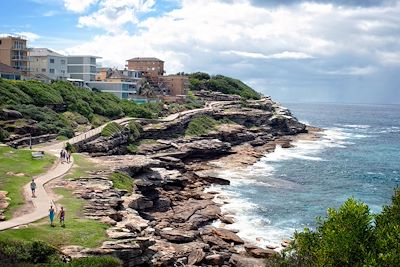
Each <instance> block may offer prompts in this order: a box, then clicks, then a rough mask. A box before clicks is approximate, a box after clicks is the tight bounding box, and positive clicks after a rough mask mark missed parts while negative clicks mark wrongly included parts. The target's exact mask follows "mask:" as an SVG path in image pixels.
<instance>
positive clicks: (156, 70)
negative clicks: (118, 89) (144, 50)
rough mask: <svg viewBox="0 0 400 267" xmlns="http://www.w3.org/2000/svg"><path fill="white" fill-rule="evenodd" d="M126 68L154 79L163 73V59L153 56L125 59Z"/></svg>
mask: <svg viewBox="0 0 400 267" xmlns="http://www.w3.org/2000/svg"><path fill="white" fill-rule="evenodd" d="M126 67H127V68H128V70H135V71H140V72H142V73H143V75H144V76H146V77H147V78H150V79H151V80H152V81H156V80H157V77H158V76H160V75H164V72H165V71H164V61H162V60H160V59H158V58H155V57H135V58H131V59H129V60H127V65H126Z"/></svg>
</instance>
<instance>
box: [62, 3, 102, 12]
mask: <svg viewBox="0 0 400 267" xmlns="http://www.w3.org/2000/svg"><path fill="white" fill-rule="evenodd" d="M97 1H98V0H64V7H65V8H66V9H67V10H69V11H72V12H76V13H82V12H84V11H85V10H86V9H87V8H89V7H90V6H91V5H92V4H95V3H96V2H97Z"/></svg>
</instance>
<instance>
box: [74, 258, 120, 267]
mask: <svg viewBox="0 0 400 267" xmlns="http://www.w3.org/2000/svg"><path fill="white" fill-rule="evenodd" d="M122 265H123V262H122V261H121V260H120V259H118V258H115V257H111V256H102V257H87V258H79V259H73V260H72V261H71V262H70V263H69V264H68V265H67V267H89V266H90V267H122Z"/></svg>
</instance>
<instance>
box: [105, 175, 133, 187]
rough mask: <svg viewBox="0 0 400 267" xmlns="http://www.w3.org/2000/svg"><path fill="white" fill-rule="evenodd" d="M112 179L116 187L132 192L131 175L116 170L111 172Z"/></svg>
mask: <svg viewBox="0 0 400 267" xmlns="http://www.w3.org/2000/svg"><path fill="white" fill-rule="evenodd" d="M110 180H111V181H112V182H113V185H114V188H117V189H122V190H127V191H128V192H132V188H133V179H132V178H131V177H130V176H129V175H127V174H125V173H122V172H114V173H113V174H111V176H110Z"/></svg>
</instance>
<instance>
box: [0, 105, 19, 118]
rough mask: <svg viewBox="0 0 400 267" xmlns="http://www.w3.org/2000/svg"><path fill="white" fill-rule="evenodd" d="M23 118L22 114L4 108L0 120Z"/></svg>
mask: <svg viewBox="0 0 400 267" xmlns="http://www.w3.org/2000/svg"><path fill="white" fill-rule="evenodd" d="M23 117H24V116H23V115H22V113H21V112H19V111H16V110H12V109H6V108H3V109H2V110H1V112H0V118H2V119H4V120H11V119H21V118H23Z"/></svg>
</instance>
